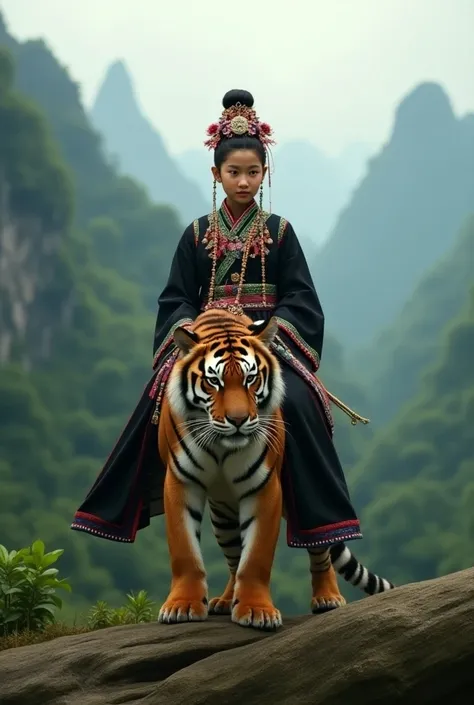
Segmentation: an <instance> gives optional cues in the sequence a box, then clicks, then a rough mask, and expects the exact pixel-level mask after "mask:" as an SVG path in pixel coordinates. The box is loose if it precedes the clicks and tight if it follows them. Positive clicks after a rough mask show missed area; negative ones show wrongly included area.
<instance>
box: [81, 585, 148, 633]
mask: <svg viewBox="0 0 474 705" xmlns="http://www.w3.org/2000/svg"><path fill="white" fill-rule="evenodd" d="M155 617H156V604H155V603H154V602H153V601H152V600H150V599H149V597H148V593H147V592H146V590H140V591H139V592H138V593H137V594H136V595H135V593H133V592H130V593H128V594H127V601H126V603H125V604H124V605H122V606H121V607H117V608H115V609H114V608H112V607H110V606H109V605H108V604H107V602H103V601H101V600H99V601H98V602H96V604H95V605H94V606H93V607H92V608H91V609H90V611H89V614H88V616H87V625H88V627H89V628H90V629H104V628H106V627H114V626H117V625H119V624H142V623H143V622H151V621H152V620H153V619H154V618H155Z"/></svg>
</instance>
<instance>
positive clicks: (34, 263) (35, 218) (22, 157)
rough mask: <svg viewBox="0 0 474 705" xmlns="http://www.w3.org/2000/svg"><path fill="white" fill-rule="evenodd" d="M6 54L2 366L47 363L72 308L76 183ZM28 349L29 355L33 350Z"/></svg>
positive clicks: (0, 191)
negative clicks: (66, 252)
mask: <svg viewBox="0 0 474 705" xmlns="http://www.w3.org/2000/svg"><path fill="white" fill-rule="evenodd" d="M13 74H14V70H13V62H12V59H11V57H10V55H9V54H8V52H7V51H5V50H1V51H0V135H1V138H2V139H1V142H0V363H5V362H8V361H10V360H13V359H15V360H22V361H23V363H27V364H31V363H32V362H33V361H34V360H35V359H45V358H48V357H49V355H50V353H51V340H52V334H53V328H54V326H55V325H58V324H60V323H61V320H62V319H63V320H64V319H67V316H68V312H69V310H70V303H71V300H70V297H71V293H72V292H71V284H70V280H69V276H68V272H69V268H68V266H67V264H66V260H65V258H64V256H63V254H62V253H63V243H64V242H65V239H66V238H67V236H68V233H69V228H70V223H71V215H72V204H71V183H70V180H69V174H68V172H67V170H66V169H65V168H64V166H63V164H62V162H61V161H60V159H59V156H58V153H57V151H56V150H55V146H54V144H53V142H52V140H51V138H50V134H49V131H48V128H47V126H46V124H45V122H44V120H43V116H42V115H41V113H40V112H39V111H38V110H37V108H36V107H35V106H33V105H31V104H30V103H29V102H28V101H26V100H25V99H24V98H22V97H20V96H19V95H18V94H16V93H15V91H14V90H13V88H12V85H13ZM27 351H28V352H27Z"/></svg>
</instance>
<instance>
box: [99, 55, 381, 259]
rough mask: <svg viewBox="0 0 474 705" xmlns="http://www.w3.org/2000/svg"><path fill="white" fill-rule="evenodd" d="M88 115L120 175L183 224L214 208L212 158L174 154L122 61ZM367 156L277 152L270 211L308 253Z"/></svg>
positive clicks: (361, 147)
mask: <svg viewBox="0 0 474 705" xmlns="http://www.w3.org/2000/svg"><path fill="white" fill-rule="evenodd" d="M90 117H91V120H92V123H93V124H94V126H95V127H96V129H97V130H98V131H99V132H100V133H101V134H102V135H103V137H104V144H105V147H106V149H107V151H108V153H109V155H111V156H112V158H113V159H114V160H115V162H116V163H117V165H118V166H119V167H120V169H121V170H122V171H124V172H125V173H127V174H129V175H130V176H133V177H134V178H136V179H137V180H138V181H140V182H141V183H143V184H144V185H145V186H146V187H147V189H148V192H149V194H150V196H151V197H152V198H153V200H154V201H155V202H157V203H167V204H172V205H174V206H175V207H176V208H177V209H178V211H179V213H180V215H181V217H182V219H183V221H185V223H184V224H187V223H188V222H189V221H191V220H193V219H194V218H196V217H199V216H201V215H203V214H204V213H206V212H208V211H209V210H210V208H211V193H212V177H211V174H210V168H211V166H212V154H210V153H209V152H208V151H207V150H206V148H205V147H204V146H202V147H201V148H196V149H193V150H189V151H186V152H184V153H182V154H180V155H178V156H177V157H175V158H172V157H171V156H170V154H169V152H168V150H167V148H166V145H165V142H164V140H163V138H162V137H161V135H160V133H159V132H158V130H157V129H156V128H155V127H154V126H153V125H152V123H151V122H150V121H149V119H148V118H147V117H146V116H145V114H144V111H143V109H142V108H141V106H140V101H139V98H138V95H137V90H136V87H135V85H134V81H133V77H132V76H131V74H130V72H129V70H128V68H127V66H126V64H125V63H124V62H123V61H116V62H114V63H113V64H111V65H110V67H109V68H108V70H107V71H106V74H105V77H104V80H103V82H102V84H101V85H100V87H99V90H98V92H97V95H96V98H95V100H94V103H93V105H92V108H91V110H90ZM369 154H370V148H369V146H368V145H365V144H354V145H351V146H350V147H349V148H347V149H346V150H344V152H343V153H342V154H341V155H340V156H339V157H338V158H331V157H328V156H327V155H325V154H324V152H323V151H322V150H321V149H319V148H317V147H315V146H314V145H313V144H311V143H310V142H307V141H295V142H289V143H285V144H282V145H281V146H278V145H277V146H276V147H275V148H274V150H273V158H274V165H275V171H274V173H273V175H272V203H271V206H272V211H273V212H275V213H282V214H285V217H287V218H288V219H289V220H291V222H292V224H293V225H294V227H295V228H296V231H297V232H298V235H299V237H300V238H301V239H302V241H303V242H304V245H305V250H306V251H307V252H308V253H309V252H310V251H311V249H314V248H315V246H318V245H319V244H321V243H322V242H323V241H324V240H325V239H326V238H327V237H328V235H329V233H330V231H331V229H332V228H333V226H334V225H335V222H336V218H337V214H338V212H339V211H340V209H341V208H342V207H343V206H344V205H345V204H346V202H347V201H348V200H349V198H350V194H351V190H352V189H353V188H354V186H355V185H356V183H357V182H358V181H359V179H360V178H361V176H362V175H363V172H364V168H365V163H366V161H367V159H368V156H369ZM270 164H271V162H270ZM266 186H267V188H266V190H265V207H266V208H268V207H269V201H268V185H267V184H266ZM220 195H222V193H221V194H220Z"/></svg>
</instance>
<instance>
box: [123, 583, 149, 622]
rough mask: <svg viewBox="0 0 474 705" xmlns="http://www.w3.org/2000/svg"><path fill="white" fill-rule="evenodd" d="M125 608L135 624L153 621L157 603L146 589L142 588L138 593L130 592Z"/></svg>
mask: <svg viewBox="0 0 474 705" xmlns="http://www.w3.org/2000/svg"><path fill="white" fill-rule="evenodd" d="M125 609H126V611H127V613H128V617H129V619H130V622H131V623H133V624H139V623H141V622H151V621H152V619H153V618H154V616H155V603H154V602H152V600H150V599H149V598H148V593H147V592H146V590H140V591H139V592H138V594H137V595H135V594H134V593H133V592H131V593H129V594H128V595H127V603H126V605H125Z"/></svg>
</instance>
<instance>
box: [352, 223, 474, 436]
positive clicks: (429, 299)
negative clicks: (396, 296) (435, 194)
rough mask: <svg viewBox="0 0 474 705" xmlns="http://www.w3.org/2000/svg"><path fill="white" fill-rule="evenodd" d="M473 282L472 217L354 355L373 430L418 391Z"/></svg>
mask: <svg viewBox="0 0 474 705" xmlns="http://www.w3.org/2000/svg"><path fill="white" fill-rule="evenodd" d="M473 283H474V215H471V216H470V217H469V218H467V220H466V222H465V224H464V226H463V227H462V228H461V230H460V232H459V233H458V236H457V237H456V240H455V242H454V245H453V246H452V247H451V250H450V251H449V252H448V253H447V254H446V255H445V256H444V257H442V258H441V259H440V260H439V261H438V262H436V264H435V265H433V266H432V267H431V268H430V269H429V270H428V271H427V272H426V273H425V274H424V276H423V277H422V278H421V280H420V282H419V283H418V285H417V286H416V287H415V290H414V291H413V293H412V295H411V296H410V297H409V298H408V300H407V301H406V303H405V305H404V306H403V308H402V310H401V311H400V313H399V315H398V317H397V319H396V321H395V322H394V324H393V325H392V326H390V327H389V328H387V329H386V330H384V331H383V332H382V333H380V334H379V335H378V336H377V337H376V338H375V340H374V341H373V342H372V344H371V345H370V346H369V347H368V348H367V349H366V350H361V351H360V354H359V355H357V358H358V360H359V362H358V364H357V370H358V374H359V381H360V382H362V383H363V384H364V388H365V389H366V390H367V393H368V396H369V399H370V401H369V407H368V413H369V414H370V415H371V416H372V418H373V419H374V422H375V424H376V425H377V426H380V425H384V424H385V423H386V422H387V421H388V420H390V419H391V418H392V417H393V416H394V414H395V413H396V412H397V411H398V409H399V408H400V407H401V406H402V405H403V404H404V403H405V402H407V401H408V400H409V399H411V398H412V397H413V396H414V394H415V393H416V392H417V391H418V388H419V384H420V381H421V377H422V374H423V370H424V369H425V368H426V367H427V366H429V365H430V364H431V363H432V362H433V361H434V360H435V358H436V355H437V353H438V351H439V336H440V333H441V331H442V329H443V328H444V326H445V325H447V324H448V323H449V321H450V320H451V319H452V318H453V317H454V316H455V315H456V313H457V312H458V311H459V309H460V307H461V305H462V303H463V301H465V299H466V296H467V292H468V291H469V288H470V287H471V286H472V284H473ZM351 359H352V361H353V358H351ZM352 366H353V368H354V373H356V370H355V365H354V364H353V365H352Z"/></svg>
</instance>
